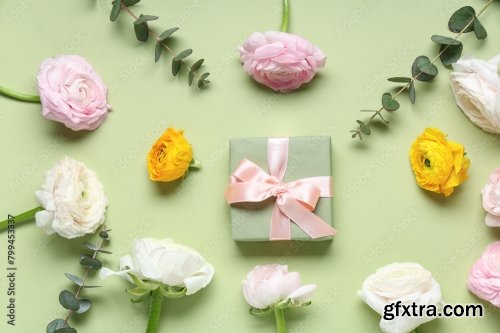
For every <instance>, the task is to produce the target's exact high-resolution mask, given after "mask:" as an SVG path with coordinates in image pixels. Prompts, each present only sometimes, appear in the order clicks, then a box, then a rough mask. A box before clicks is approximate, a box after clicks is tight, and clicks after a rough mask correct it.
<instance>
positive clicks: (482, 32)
mask: <svg viewBox="0 0 500 333" xmlns="http://www.w3.org/2000/svg"><path fill="white" fill-rule="evenodd" d="M474 33H475V34H476V37H477V39H485V38H486V37H488V33H487V32H486V29H485V28H484V27H483V25H482V24H481V22H479V19H478V18H477V17H476V18H475V19H474Z"/></svg>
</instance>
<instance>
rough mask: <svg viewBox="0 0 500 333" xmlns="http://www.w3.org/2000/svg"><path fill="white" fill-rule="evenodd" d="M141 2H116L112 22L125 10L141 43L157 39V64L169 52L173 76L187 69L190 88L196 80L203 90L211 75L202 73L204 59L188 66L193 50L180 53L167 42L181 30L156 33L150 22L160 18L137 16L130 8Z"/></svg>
mask: <svg viewBox="0 0 500 333" xmlns="http://www.w3.org/2000/svg"><path fill="white" fill-rule="evenodd" d="M139 1H140V0H114V1H113V3H112V4H113V7H112V9H111V15H110V20H111V21H112V22H114V21H115V20H116V19H117V18H118V15H119V14H120V12H121V11H122V10H124V11H125V12H126V13H127V14H128V15H129V16H130V17H132V18H133V19H134V20H135V21H134V31H135V35H136V37H137V39H138V40H139V41H141V42H145V41H147V40H148V38H149V35H152V36H153V37H154V38H155V39H156V47H155V62H158V60H159V59H160V56H161V53H162V50H163V49H165V50H167V51H168V52H169V53H170V54H171V55H172V56H173V59H172V75H174V76H177V75H178V74H179V72H180V71H181V68H185V69H186V70H187V71H188V83H189V86H191V85H192V84H193V80H194V78H196V80H197V81H198V88H203V87H204V86H206V85H207V84H208V83H209V82H210V81H209V80H207V77H208V76H209V75H210V74H209V73H208V72H204V73H200V72H199V69H200V67H201V65H202V64H203V62H204V59H199V60H197V61H196V62H194V63H193V64H192V65H188V64H187V63H186V61H185V59H186V58H187V57H189V56H190V55H191V53H193V50H192V49H185V50H183V51H181V52H179V53H177V52H175V51H174V50H172V48H171V47H169V46H168V45H167V44H166V42H167V40H168V39H169V38H170V37H171V36H172V34H173V33H174V32H176V31H177V30H179V28H177V27H175V28H170V29H167V30H165V31H164V32H163V33H161V34H157V33H156V32H154V31H153V30H152V29H151V28H150V27H149V25H148V22H150V21H154V20H157V19H158V16H153V15H143V14H140V15H139V16H137V15H136V14H134V13H133V12H132V11H131V10H130V8H129V7H130V6H133V5H135V4H137V3H138V2H139Z"/></svg>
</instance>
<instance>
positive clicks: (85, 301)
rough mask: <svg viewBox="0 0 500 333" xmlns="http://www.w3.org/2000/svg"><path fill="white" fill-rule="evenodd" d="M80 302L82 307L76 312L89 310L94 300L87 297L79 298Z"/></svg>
mask: <svg viewBox="0 0 500 333" xmlns="http://www.w3.org/2000/svg"><path fill="white" fill-rule="evenodd" d="M78 303H79V304H80V307H79V308H78V310H76V311H75V312H76V313H84V312H87V311H88V310H89V309H90V307H91V306H92V302H91V301H90V300H89V299H86V298H82V299H79V300H78Z"/></svg>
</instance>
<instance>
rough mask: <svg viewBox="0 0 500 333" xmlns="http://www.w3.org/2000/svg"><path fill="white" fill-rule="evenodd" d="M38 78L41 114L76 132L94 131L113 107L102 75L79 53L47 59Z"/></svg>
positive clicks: (41, 66)
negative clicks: (108, 99) (107, 99)
mask: <svg viewBox="0 0 500 333" xmlns="http://www.w3.org/2000/svg"><path fill="white" fill-rule="evenodd" d="M37 80H38V90H39V93H40V100H41V103H42V115H43V116H44V117H45V118H47V119H51V120H55V121H57V122H60V123H63V124H64V125H65V126H66V127H68V128H70V129H72V130H74V131H80V130H95V129H96V128H97V127H99V125H101V123H102V122H103V121H104V119H106V116H107V114H108V110H110V109H111V106H110V105H108V104H107V102H106V96H107V88H106V86H105V85H104V83H103V82H102V80H101V78H100V77H99V74H97V73H96V72H95V71H94V69H93V68H92V65H90V64H89V63H88V62H87V61H86V60H85V59H84V58H82V57H80V56H76V55H66V56H64V55H63V56H58V57H54V58H49V59H46V60H44V61H43V62H42V64H41V65H40V69H39V72H38V76H37Z"/></svg>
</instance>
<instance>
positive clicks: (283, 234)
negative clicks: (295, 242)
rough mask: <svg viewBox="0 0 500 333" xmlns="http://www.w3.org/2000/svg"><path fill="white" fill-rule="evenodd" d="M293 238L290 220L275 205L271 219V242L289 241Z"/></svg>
mask: <svg viewBox="0 0 500 333" xmlns="http://www.w3.org/2000/svg"><path fill="white" fill-rule="evenodd" d="M290 238H291V227H290V219H289V218H288V217H287V216H286V215H285V214H283V213H282V212H281V210H280V208H279V207H278V205H274V208H273V215H272V217H271V229H270V232H269V239H270V240H289V239H290Z"/></svg>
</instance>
